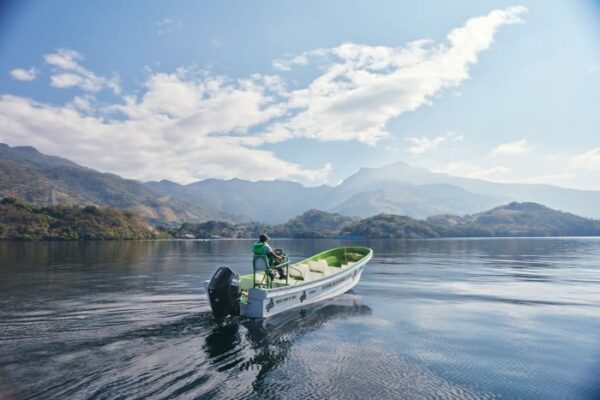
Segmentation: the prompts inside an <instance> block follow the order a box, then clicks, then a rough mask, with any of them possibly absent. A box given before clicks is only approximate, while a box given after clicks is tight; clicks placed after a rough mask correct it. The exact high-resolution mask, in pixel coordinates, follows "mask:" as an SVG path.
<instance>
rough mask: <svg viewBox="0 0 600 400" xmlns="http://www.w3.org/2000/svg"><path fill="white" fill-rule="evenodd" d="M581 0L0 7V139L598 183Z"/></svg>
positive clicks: (321, 174)
mask: <svg viewBox="0 0 600 400" xmlns="http://www.w3.org/2000/svg"><path fill="white" fill-rule="evenodd" d="M599 22H600V1H598V0H576V1H563V0H531V1H515V2H508V1H495V0H486V1H471V0H464V1H459V0H456V1H452V2H448V1H442V0H439V1H431V0H423V1H419V2H415V1H398V0H393V1H369V2H358V1H347V0H344V1H327V2H322V1H312V0H309V1H306V0H302V1H286V2H280V1H179V0H173V1H168V2H167V1H152V0H129V1H127V2H123V1H116V0H106V1H102V2H81V1H62V0H61V1H58V0H56V1H54V0H52V1H42V0H40V1H3V2H0V142H2V143H7V144H9V145H11V146H17V145H19V146H22V145H27V146H34V147H36V148H37V149H38V150H40V151H42V152H44V153H46V154H52V155H58V156H62V157H65V158H68V159H70V160H72V161H75V162H77V163H79V164H82V165H85V166H88V167H92V168H95V169H98V170H100V171H106V172H112V173H116V174H119V175H121V176H123V177H127V178H134V179H139V180H142V181H147V180H160V179H169V180H173V181H176V182H180V183H190V182H194V181H197V180H202V179H207V178H225V179H229V178H241V179H249V180H263V179H266V180H272V179H285V180H293V181H298V182H301V183H303V184H305V185H309V186H314V185H319V184H331V185H335V184H338V183H339V182H340V181H341V180H343V179H344V178H346V177H347V176H349V175H350V174H352V173H354V172H356V171H357V170H359V169H360V168H362V167H379V166H383V165H386V164H390V163H394V162H398V161H403V162H406V163H408V164H410V165H413V166H418V167H423V168H427V169H430V170H432V171H437V172H444V173H448V174H451V175H457V176H465V177H472V178H480V179H485V180H491V181H498V182H537V183H549V184H553V185H557V186H563V187H573V188H580V189H594V190H600V107H599V105H600V23H599Z"/></svg>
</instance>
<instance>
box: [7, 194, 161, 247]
mask: <svg viewBox="0 0 600 400" xmlns="http://www.w3.org/2000/svg"><path fill="white" fill-rule="evenodd" d="M160 236H161V235H160V233H159V232H158V231H157V230H155V229H154V228H152V227H151V226H150V225H149V224H148V223H147V222H146V221H144V220H143V219H141V218H140V217H138V216H137V215H135V214H134V213H133V212H130V211H123V210H117V209H114V208H98V207H95V206H87V207H78V206H46V207H44V206H36V205H29V204H24V203H21V202H19V201H18V200H16V199H12V198H5V199H3V200H1V201H0V239H5V240H6V239H8V240H117V239H118V240H123V239H155V238H158V237H160Z"/></svg>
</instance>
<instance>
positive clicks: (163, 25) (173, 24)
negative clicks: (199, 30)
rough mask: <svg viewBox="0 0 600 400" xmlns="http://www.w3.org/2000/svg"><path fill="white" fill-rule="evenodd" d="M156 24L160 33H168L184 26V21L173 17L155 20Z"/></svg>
mask: <svg viewBox="0 0 600 400" xmlns="http://www.w3.org/2000/svg"><path fill="white" fill-rule="evenodd" d="M155 25H156V29H157V33H158V34H159V35H167V34H169V33H173V32H174V31H175V30H177V29H179V28H181V27H182V26H183V22H181V21H179V20H176V19H173V18H165V19H163V20H160V21H157V22H155Z"/></svg>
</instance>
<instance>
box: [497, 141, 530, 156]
mask: <svg viewBox="0 0 600 400" xmlns="http://www.w3.org/2000/svg"><path fill="white" fill-rule="evenodd" d="M529 150H531V146H530V145H529V143H527V140H526V139H522V140H517V141H515V142H510V143H504V144H501V145H499V146H497V147H496V148H494V149H493V150H492V151H491V152H490V156H492V157H496V156H515V155H519V154H525V153H527V152H528V151H529Z"/></svg>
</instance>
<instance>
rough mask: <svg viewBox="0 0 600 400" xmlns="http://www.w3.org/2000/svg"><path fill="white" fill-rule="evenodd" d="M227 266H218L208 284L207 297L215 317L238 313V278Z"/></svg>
mask: <svg viewBox="0 0 600 400" xmlns="http://www.w3.org/2000/svg"><path fill="white" fill-rule="evenodd" d="M239 279H240V278H239V276H238V274H236V273H235V272H233V271H232V270H230V269H229V268H227V267H219V269H218V270H217V272H215V274H214V275H213V277H212V279H211V280H210V283H209V284H208V298H209V299H210V307H211V308H212V312H213V314H214V316H215V318H225V317H226V316H228V315H240V280H239Z"/></svg>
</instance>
